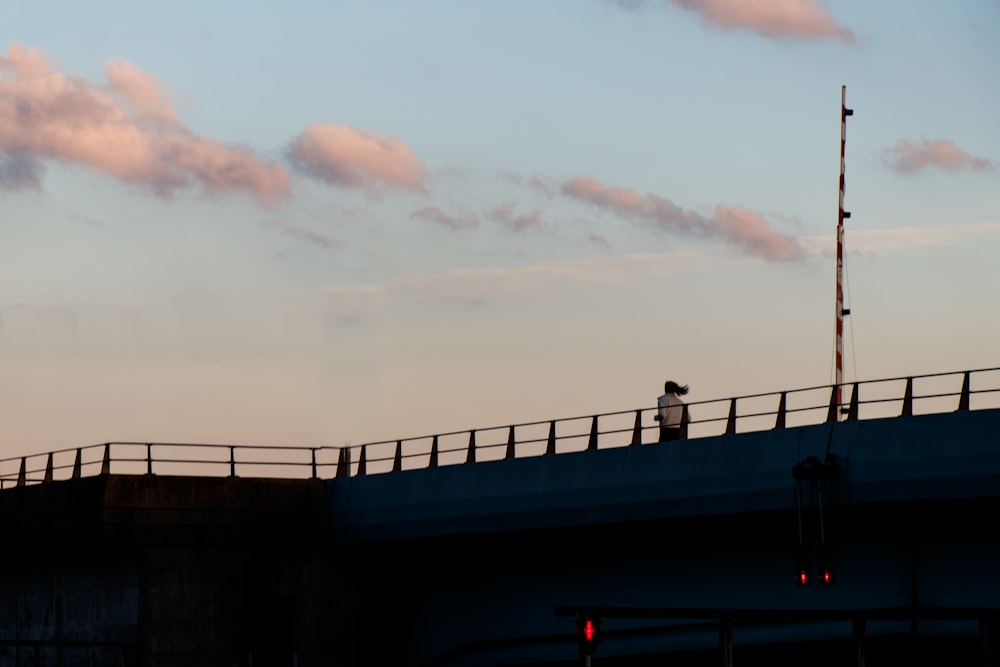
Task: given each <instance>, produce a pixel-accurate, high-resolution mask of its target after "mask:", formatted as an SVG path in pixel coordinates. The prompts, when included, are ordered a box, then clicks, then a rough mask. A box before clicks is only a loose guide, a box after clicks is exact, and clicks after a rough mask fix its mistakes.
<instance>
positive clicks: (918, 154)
mask: <svg viewBox="0 0 1000 667" xmlns="http://www.w3.org/2000/svg"><path fill="white" fill-rule="evenodd" d="M882 159H883V161H884V162H885V163H886V164H887V165H889V167H891V168H892V169H895V170H896V171H898V172H899V173H901V174H912V173H915V172H918V171H920V170H921V169H923V168H924V167H937V168H938V169H943V170H945V171H960V170H962V169H972V170H975V171H992V170H993V169H994V168H995V167H996V165H994V164H993V162H991V161H990V160H987V159H985V158H980V157H975V156H973V155H969V154H968V153H966V152H965V151H963V150H962V149H960V148H958V147H957V146H956V145H955V144H954V143H952V142H951V141H949V140H947V139H937V140H935V141H931V140H929V139H928V138H927V137H923V136H922V137H920V141H919V142H913V141H910V140H909V139H900V140H899V141H897V142H896V145H895V146H893V147H892V148H888V149H886V150H885V151H883V152H882Z"/></svg>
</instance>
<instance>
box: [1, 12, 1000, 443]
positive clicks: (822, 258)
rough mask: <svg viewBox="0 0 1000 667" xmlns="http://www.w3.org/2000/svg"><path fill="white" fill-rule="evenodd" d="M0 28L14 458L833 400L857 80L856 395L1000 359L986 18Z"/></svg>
mask: <svg viewBox="0 0 1000 667" xmlns="http://www.w3.org/2000/svg"><path fill="white" fill-rule="evenodd" d="M754 7H757V10H754ZM761 7H764V8H765V9H764V10H763V11H762V10H761V9H760V8H761ZM3 13H4V16H5V18H6V20H5V21H4V25H3V28H2V29H0V38H2V40H0V53H2V54H3V60H0V276H2V280H0V406H3V407H2V408H0V416H2V423H3V424H4V433H3V437H2V442H3V443H4V448H5V449H4V451H5V455H8V456H15V455H18V454H21V453H25V452H29V451H42V450H45V449H52V448H61V447H71V446H76V445H82V444H90V443H95V442H104V441H109V440H133V439H135V440H144V441H145V440H153V441H163V440H170V441H199V442H268V443H279V444H289V445H292V444H330V445H341V444H344V443H346V442H351V443H355V444H357V443H360V442H365V441H371V440H377V439H383V438H397V437H406V436H411V435H420V434H424V433H432V432H439V431H449V430H456V429H463V428H472V427H485V426H493V425H501V424H505V423H511V422H523V421H530V420H535V419H549V418H556V417H565V416H574V415H579V414H592V413H594V412H603V411H611V410H619V409H630V408H636V407H646V406H648V405H653V404H655V397H656V395H657V394H658V393H660V391H659V390H660V389H661V388H662V384H663V381H664V380H665V379H668V378H672V379H676V380H678V381H680V382H683V383H689V384H690V385H691V394H690V395H689V398H690V399H691V400H694V401H698V400H708V399H714V398H722V397H726V396H732V395H740V394H747V393H754V392H759V391H776V390H780V389H790V388H795V387H805V386H814V385H819V384H824V383H829V382H831V381H832V373H833V325H834V321H833V320H834V277H835V272H834V262H833V254H834V252H835V236H834V232H835V227H836V220H837V209H836V206H837V191H836V186H837V179H838V170H839V163H838V146H839V144H838V142H839V133H840V125H839V107H840V94H841V86H842V85H846V86H847V100H848V106H849V107H852V108H854V109H855V115H854V116H853V117H852V118H851V119H850V120H849V122H848V129H847V177H846V178H847V195H846V206H847V208H848V210H850V211H852V213H853V217H852V219H851V220H849V221H848V223H847V228H846V233H845V236H846V247H847V258H846V266H847V276H848V305H849V306H850V307H851V308H852V315H851V316H850V318H849V320H848V324H847V328H846V332H847V340H846V342H845V349H846V357H847V362H846V369H845V371H846V372H845V375H846V379H848V380H854V379H861V380H864V379H877V378H882V377H896V376H902V375H910V374H918V373H928V372H943V371H953V370H964V369H971V368H984V367H993V366H997V365H998V357H997V353H996V343H995V341H996V339H997V337H998V334H1000V308H998V307H997V305H996V304H997V299H996V293H997V288H998V285H1000V280H998V278H1000V276H998V272H997V268H996V260H995V257H996V256H997V253H998V251H1000V194H998V193H1000V187H998V186H1000V169H998V165H1000V124H998V123H997V121H996V118H997V117H998V115H1000V114H998V111H1000V79H998V78H997V77H996V75H995V66H996V63H997V62H1000V3H998V2H996V1H994V0H969V1H968V2H962V3H948V4H945V3H938V2H929V1H928V2H882V3H867V2H861V1H857V2H854V1H845V2H839V3H836V4H833V3H822V2H818V0H782V1H781V2H774V3H769V4H765V5H758V4H757V3H752V2H748V1H745V2H740V1H739V0H674V1H671V0H668V1H666V2H661V1H656V0H647V1H646V2H617V3H615V2H609V1H607V0H575V1H574V2H569V1H565V2H557V1H554V0H553V1H546V2H507V3H484V2H473V3H458V2H425V3H419V4H418V3H402V2H380V3H362V2H338V3H297V4H295V5H292V6H290V7H280V8H279V7H278V6H276V5H274V3H214V4H210V5H208V6H205V5H204V3H198V4H195V3H177V2H174V3H141V4H136V3H124V2H121V3H112V2H94V3H89V4H88V5H87V6H79V7H77V6H70V7H66V6H64V5H63V4H62V3H45V2H38V3H16V4H11V5H10V6H9V7H5V8H4V12H3ZM29 111H30V112H29Z"/></svg>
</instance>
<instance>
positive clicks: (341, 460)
mask: <svg viewBox="0 0 1000 667" xmlns="http://www.w3.org/2000/svg"><path fill="white" fill-rule="evenodd" d="M335 475H336V476H337V477H350V476H351V448H350V447H341V448H340V455H339V456H338V457H337V472H336V473H335Z"/></svg>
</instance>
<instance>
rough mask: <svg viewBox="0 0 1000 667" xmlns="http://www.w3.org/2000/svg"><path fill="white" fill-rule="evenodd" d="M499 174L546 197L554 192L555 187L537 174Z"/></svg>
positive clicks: (551, 195)
mask: <svg viewBox="0 0 1000 667" xmlns="http://www.w3.org/2000/svg"><path fill="white" fill-rule="evenodd" d="M501 176H502V177H503V178H505V179H507V180H508V181H510V182H511V183H513V184H515V185H518V186H521V187H524V188H528V189H529V190H532V191H534V192H535V193H537V194H540V195H542V196H543V197H545V198H547V199H551V198H552V197H554V196H555V194H556V193H555V191H556V188H555V187H554V186H553V185H552V184H551V183H549V182H548V181H547V180H546V179H543V178H539V177H538V176H529V177H528V178H524V177H523V176H519V175H518V174H509V173H504V174H501Z"/></svg>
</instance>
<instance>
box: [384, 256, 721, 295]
mask: <svg viewBox="0 0 1000 667" xmlns="http://www.w3.org/2000/svg"><path fill="white" fill-rule="evenodd" d="M708 263H716V264H720V263H726V260H724V259H721V258H718V257H709V256H705V255H701V254H697V253H689V252H679V253H669V254H646V253H643V254H631V255H614V256H608V257H592V258H587V259H583V260H578V261H574V262H565V263H550V264H536V265H528V266H513V267H483V268H479V267H477V268H457V269H451V270H449V271H447V272H444V273H439V274H426V275H419V276H409V277H407V278H403V279H399V280H396V281H393V282H391V283H389V284H387V285H386V291H387V294H388V295H391V296H393V297H395V298H398V299H405V298H411V299H457V300H462V301H477V302H478V301H482V300H483V299H489V298H494V297H497V296H503V295H510V294H538V293H539V292H560V291H564V290H574V291H578V290H579V288H580V287H596V286H613V287H623V286H629V285H635V284H638V283H644V282H648V281H649V280H650V279H657V278H662V277H665V276H671V275H676V274H677V273H682V272H685V271H689V270H691V269H694V268H698V269H703V268H705V266H706V264H708Z"/></svg>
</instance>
